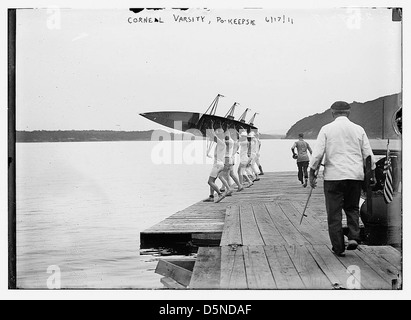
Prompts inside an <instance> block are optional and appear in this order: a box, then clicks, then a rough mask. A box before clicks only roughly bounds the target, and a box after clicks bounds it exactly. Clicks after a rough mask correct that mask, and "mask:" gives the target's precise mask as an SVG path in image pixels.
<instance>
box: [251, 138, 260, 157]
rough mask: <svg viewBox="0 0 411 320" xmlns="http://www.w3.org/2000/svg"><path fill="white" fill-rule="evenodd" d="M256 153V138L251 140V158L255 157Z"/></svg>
mask: <svg viewBox="0 0 411 320" xmlns="http://www.w3.org/2000/svg"><path fill="white" fill-rule="evenodd" d="M257 152H258V142H257V139H256V138H252V139H251V156H252V157H255V156H256V155H257Z"/></svg>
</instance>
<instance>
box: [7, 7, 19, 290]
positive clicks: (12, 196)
mask: <svg viewBox="0 0 411 320" xmlns="http://www.w3.org/2000/svg"><path fill="white" fill-rule="evenodd" d="M7 23H8V102H7V104H8V186H9V187H8V218H9V221H8V241H9V243H8V254H9V261H8V274H9V281H8V282H9V284H8V285H9V289H16V288H17V278H16V277H17V267H16V253H17V250H16V145H15V144H16V9H9V10H8V21H7Z"/></svg>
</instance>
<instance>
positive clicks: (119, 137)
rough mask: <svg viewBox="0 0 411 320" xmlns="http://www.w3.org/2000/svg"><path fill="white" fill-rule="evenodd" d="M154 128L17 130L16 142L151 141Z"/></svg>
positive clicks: (171, 136) (169, 135)
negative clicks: (129, 129)
mask: <svg viewBox="0 0 411 320" xmlns="http://www.w3.org/2000/svg"><path fill="white" fill-rule="evenodd" d="M153 132H154V130H149V131H110V130H67V131H60V130H58V131H46V130H40V131H17V133H16V142H73V141H150V140H151V137H152V134H153ZM156 133H157V134H156V136H157V137H158V136H159V135H161V136H163V139H165V140H173V139H181V137H182V135H176V134H172V133H168V132H166V131H162V130H156Z"/></svg>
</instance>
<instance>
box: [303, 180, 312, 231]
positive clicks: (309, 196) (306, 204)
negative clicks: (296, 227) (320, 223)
mask: <svg viewBox="0 0 411 320" xmlns="http://www.w3.org/2000/svg"><path fill="white" fill-rule="evenodd" d="M313 189H314V188H313V187H311V190H310V194H309V195H308V199H307V202H306V203H305V207H304V211H303V214H302V215H301V220H300V224H301V223H302V222H303V219H304V217H307V215H306V214H305V210H307V206H308V202H310V198H311V194H312V193H313Z"/></svg>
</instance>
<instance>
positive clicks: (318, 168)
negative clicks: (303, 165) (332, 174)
mask: <svg viewBox="0 0 411 320" xmlns="http://www.w3.org/2000/svg"><path fill="white" fill-rule="evenodd" d="M320 167H321V162H320V164H319V165H318V167H317V169H316V170H315V172H314V178H315V179H317V175H318V171H320ZM313 190H314V188H313V187H311V190H310V193H309V194H308V199H307V201H306V203H305V207H304V210H303V214H302V215H301V220H300V224H301V223H302V222H303V219H304V217H307V215H306V214H305V211H306V210H307V207H308V202H310V198H311V195H312V193H313Z"/></svg>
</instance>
